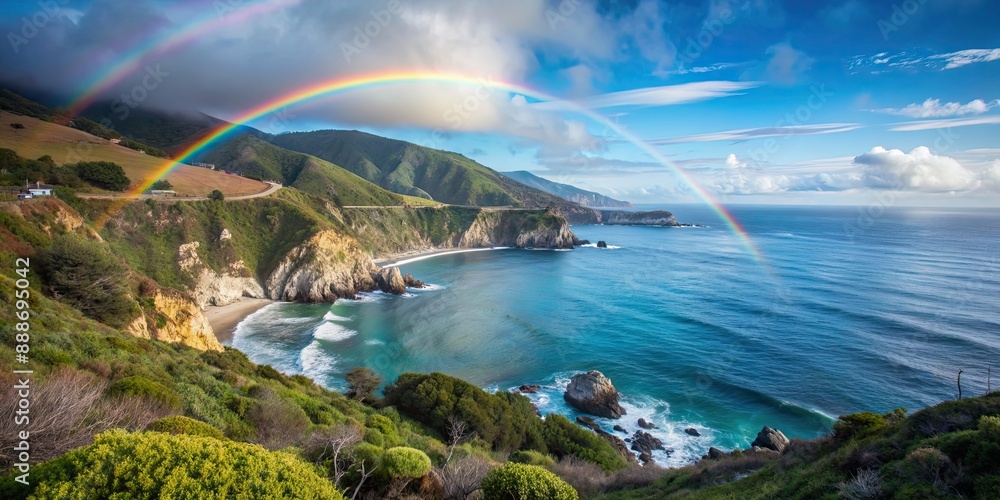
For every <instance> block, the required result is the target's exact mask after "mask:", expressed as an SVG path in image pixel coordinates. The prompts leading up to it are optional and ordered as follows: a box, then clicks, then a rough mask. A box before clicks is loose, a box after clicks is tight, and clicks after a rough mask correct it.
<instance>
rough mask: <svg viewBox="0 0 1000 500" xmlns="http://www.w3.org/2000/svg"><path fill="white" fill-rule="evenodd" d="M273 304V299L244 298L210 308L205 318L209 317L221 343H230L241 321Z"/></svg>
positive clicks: (209, 321)
mask: <svg viewBox="0 0 1000 500" xmlns="http://www.w3.org/2000/svg"><path fill="white" fill-rule="evenodd" d="M273 303H274V301H273V300H271V299H250V298H246V297H244V298H242V299H240V300H237V301H236V302H233V303H232V304H229V305H227V306H209V307H208V309H207V310H205V316H207V317H208V323H209V324H211V325H212V329H213V330H215V336H216V337H217V338H218V339H219V342H228V341H229V340H231V339H232V338H233V332H234V331H236V325H238V324H240V321H243V319H244V318H246V317H247V316H249V315H251V314H253V313H254V312H255V311H257V310H258V309H260V308H262V307H264V306H266V305H268V304H273Z"/></svg>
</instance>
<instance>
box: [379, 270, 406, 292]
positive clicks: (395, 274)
mask: <svg viewBox="0 0 1000 500" xmlns="http://www.w3.org/2000/svg"><path fill="white" fill-rule="evenodd" d="M372 280H374V281H375V285H376V286H378V289H379V290H382V291H383V292H385V293H393V294H396V295H402V294H404V293H406V281H404V280H403V274H402V273H400V272H399V268H398V267H396V266H392V267H386V268H382V269H381V270H379V271H372Z"/></svg>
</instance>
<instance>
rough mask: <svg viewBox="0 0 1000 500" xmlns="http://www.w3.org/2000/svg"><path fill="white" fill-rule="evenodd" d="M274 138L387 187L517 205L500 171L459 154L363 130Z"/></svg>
mask: <svg viewBox="0 0 1000 500" xmlns="http://www.w3.org/2000/svg"><path fill="white" fill-rule="evenodd" d="M270 141H271V142H272V143H273V144H276V145H278V146H281V147H283V148H287V149H291V150H293V151H301V152H303V153H308V154H312V155H315V156H317V157H319V158H322V159H324V160H327V161H330V162H333V163H335V164H337V165H340V166H341V167H344V168H345V169H347V170H350V171H351V172H354V173H355V174H357V175H359V176H361V177H363V178H365V179H367V180H369V181H371V182H374V183H376V184H378V185H380V186H382V187H384V188H386V189H388V190H390V191H393V192H396V193H401V194H407V195H412V196H419V197H424V198H430V199H434V200H437V201H441V202H444V203H451V204H455V205H482V206H490V205H492V206H507V205H510V206H521V205H523V203H522V202H521V200H518V199H517V198H515V197H514V196H513V195H511V194H510V193H509V192H507V190H505V189H504V188H503V186H502V185H500V183H499V174H497V173H496V172H494V171H493V170H490V169H488V168H486V167H484V166H482V165H480V164H478V163H476V162H474V161H472V160H470V159H468V158H466V157H464V156H462V155H459V154H456V153H448V152H445V151H439V150H435V149H430V148H425V147H421V146H417V145H416V144H411V143H408V142H404V141H398V140H394V139H386V138H384V137H378V136H375V135H371V134H366V133H364V132H357V131H344V130H320V131H316V132H297V133H291V134H281V135H278V136H273V137H271V138H270Z"/></svg>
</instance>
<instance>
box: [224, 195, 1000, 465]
mask: <svg viewBox="0 0 1000 500" xmlns="http://www.w3.org/2000/svg"><path fill="white" fill-rule="evenodd" d="M642 208H643V209H652V208H665V209H669V210H671V211H673V212H674V214H675V215H676V216H677V219H678V220H679V221H681V222H685V223H692V224H701V225H704V226H706V227H685V228H658V227H620V226H575V227H573V231H574V232H575V233H576V234H577V235H578V236H579V237H580V238H583V239H589V240H591V241H592V242H595V243H596V242H597V241H598V240H605V241H607V243H608V245H609V247H608V248H607V249H600V248H596V247H593V246H589V247H583V248H577V249H575V250H572V251H541V250H537V251H536V250H516V249H504V250H494V251H486V252H476V253H462V254H452V255H445V256H439V257H435V258H432V259H427V260H422V261H417V262H411V263H407V264H404V265H402V266H401V270H402V271H403V272H407V273H411V274H413V275H414V276H415V277H417V278H419V279H421V280H424V281H426V282H427V283H430V284H431V286H430V287H429V288H427V289H424V290H414V291H412V292H411V293H409V294H407V295H406V296H402V297H396V296H389V295H386V294H382V293H372V294H364V295H363V296H362V298H361V300H358V301H338V302H337V303H336V304H333V305H329V304H324V305H305V304H284V303H282V304H274V305H271V306H268V307H266V308H264V309H261V310H259V311H257V312H256V313H254V314H253V315H251V316H250V317H248V318H247V319H246V320H244V321H243V322H242V323H241V324H240V325H239V327H238V328H237V330H236V333H235V335H234V338H233V340H232V341H231V345H233V346H234V347H236V348H238V349H240V350H242V351H243V352H245V353H247V355H248V356H249V357H250V358H251V359H252V360H253V361H255V362H258V363H269V364H271V365H273V366H274V367H275V368H277V369H279V370H281V371H284V372H286V373H304V374H306V375H308V376H310V377H313V378H314V379H316V380H317V381H318V382H319V383H321V384H323V385H325V386H327V387H330V388H333V389H343V388H344V386H345V383H344V381H343V375H344V373H346V372H347V371H348V370H350V369H351V368H353V367H355V366H368V367H370V368H372V369H373V370H375V371H376V372H377V373H378V374H379V375H380V376H382V377H383V378H385V379H386V380H388V381H391V380H393V379H395V377H396V376H398V375H399V374H401V373H403V372H408V371H409V372H422V373H427V372H442V373H446V374H449V375H454V376H456V377H460V378H462V379H465V380H468V381H470V382H472V383H475V384H478V385H480V386H481V387H484V388H487V389H489V390H491V391H495V390H508V389H512V388H515V387H517V386H518V385H521V384H540V385H542V386H543V389H542V391H540V392H539V393H537V394H534V395H531V397H532V399H533V400H534V402H535V403H536V405H537V406H538V407H539V408H540V409H541V411H542V413H543V414H544V413H551V412H556V413H562V414H566V415H567V416H570V418H574V417H575V415H576V413H575V412H574V411H573V410H572V409H571V408H570V407H568V406H567V405H566V404H565V402H564V401H563V399H562V390H563V389H564V388H565V386H566V384H567V383H568V381H569V378H570V377H571V376H572V375H573V374H574V373H578V372H581V371H587V370H600V371H601V372H603V373H604V374H605V375H607V376H608V377H609V378H610V379H611V380H612V382H613V383H614V384H615V386H616V387H617V389H618V391H619V392H620V393H621V394H622V398H623V406H624V407H625V409H626V410H627V412H628V414H627V415H626V416H624V417H622V419H621V420H620V421H618V422H615V421H611V420H607V419H597V420H598V422H599V423H601V424H602V425H603V426H604V427H606V428H607V429H608V430H610V429H611V426H613V425H614V424H615V423H620V424H621V425H623V426H624V427H625V428H626V429H628V430H629V432H630V433H631V432H634V430H635V429H636V428H637V425H636V420H637V419H638V418H639V417H643V418H645V419H646V420H649V421H651V422H653V423H654V424H656V425H657V426H658V427H659V429H657V430H654V431H652V433H653V434H654V435H656V436H657V437H659V438H661V439H662V440H663V441H664V442H665V444H666V445H667V446H668V447H671V448H673V452H672V453H669V454H667V453H663V452H657V455H655V457H654V458H655V459H656V460H657V462H659V463H661V464H663V465H668V466H677V465H684V464H687V463H690V462H692V461H694V460H696V459H697V458H698V457H700V456H701V455H702V454H703V453H705V452H706V450H707V449H708V447H709V446H715V447H718V448H721V449H732V448H735V447H748V446H749V443H750V442H751V441H752V440H753V439H754V437H755V436H756V433H757V432H758V431H759V430H760V429H761V427H763V426H765V425H768V426H771V427H775V428H778V429H780V430H782V431H783V432H784V433H785V434H786V435H788V436H789V437H790V438H803V439H808V438H815V437H818V436H821V435H823V434H825V433H827V432H829V430H830V428H831V426H832V424H833V422H834V419H835V418H836V416H838V415H843V414H847V413H852V412H857V411H864V410H872V411H877V412H886V411H891V410H892V409H893V408H896V407H905V408H908V409H910V410H911V411H912V410H917V409H919V408H922V407H925V406H929V405H933V404H936V403H939V402H941V401H944V400H948V399H954V398H956V397H957V395H958V388H957V386H956V375H957V373H958V370H959V369H962V370H964V373H963V374H962V390H963V394H964V395H967V396H968V395H978V394H982V393H984V392H985V391H986V387H987V371H988V367H990V365H991V364H992V367H993V368H994V369H995V371H997V376H996V377H994V378H993V380H992V388H993V389H997V388H1000V211H997V210H986V209H982V210H975V209H918V208H904V207H889V208H882V207H876V208H872V207H868V208H862V209H859V208H857V207H788V206H780V207H779V206H732V207H730V209H731V211H732V213H733V214H734V215H735V216H736V218H737V219H738V220H739V221H740V222H741V223H742V225H743V226H744V227H745V229H746V232H747V234H748V236H749V238H750V240H751V241H752V242H753V244H754V245H755V246H756V247H757V249H758V250H759V252H760V257H759V258H758V257H757V256H755V255H754V253H753V252H750V251H749V250H748V249H747V248H746V246H745V245H744V243H743V241H742V239H741V238H740V237H739V236H737V235H736V234H735V233H734V232H733V231H732V230H730V229H729V228H728V227H727V226H726V225H725V224H724V223H723V221H722V220H721V219H719V218H718V216H716V215H715V214H714V213H713V212H712V211H711V210H709V209H708V208H707V207H703V206H696V205H678V206H670V207H642ZM688 427H694V428H696V429H698V430H699V432H700V433H701V436H700V437H693V436H689V435H687V434H686V433H685V432H684V429H685V428H688ZM622 437H624V435H622Z"/></svg>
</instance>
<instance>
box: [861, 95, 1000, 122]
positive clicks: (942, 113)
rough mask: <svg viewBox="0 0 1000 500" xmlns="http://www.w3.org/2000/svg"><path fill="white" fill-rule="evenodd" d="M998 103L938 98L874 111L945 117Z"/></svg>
mask: <svg viewBox="0 0 1000 500" xmlns="http://www.w3.org/2000/svg"><path fill="white" fill-rule="evenodd" d="M998 105H1000V100H994V101H991V102H986V101H984V100H982V99H975V100H972V101H969V103H968V104H962V103H960V102H946V103H944V104H941V100H940V99H927V100H926V101H924V102H923V103H921V104H909V105H907V106H905V107H903V108H900V109H894V108H884V109H876V110H874V111H876V112H879V113H886V114H890V115H898V116H906V117H909V118H945V117H951V116H964V115H981V114H983V113H985V112H987V111H989V110H990V109H992V108H995V107H997V106H998Z"/></svg>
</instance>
